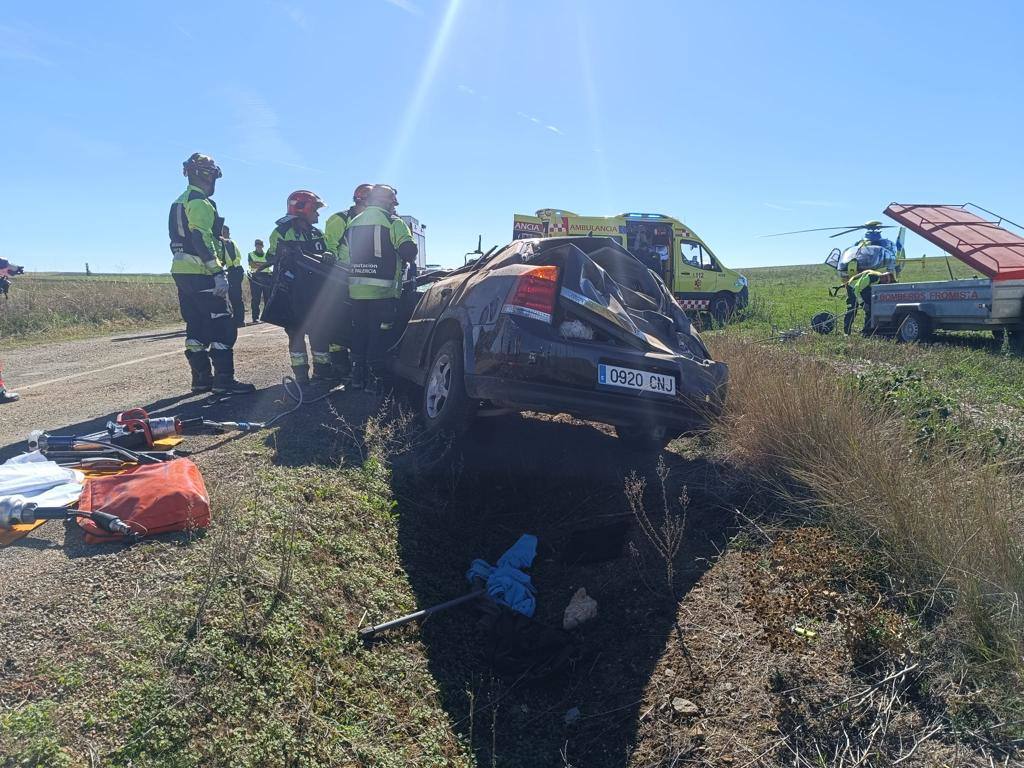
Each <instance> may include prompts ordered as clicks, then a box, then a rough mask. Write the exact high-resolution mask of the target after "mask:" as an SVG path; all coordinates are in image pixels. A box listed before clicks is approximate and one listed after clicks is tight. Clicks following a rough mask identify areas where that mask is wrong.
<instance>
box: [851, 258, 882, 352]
mask: <svg viewBox="0 0 1024 768" xmlns="http://www.w3.org/2000/svg"><path fill="white" fill-rule="evenodd" d="M888 276H889V273H888V272H879V271H878V270H877V269H865V270H864V271H863V272H860V273H859V274H857V275H856V276H854V277H853V278H851V279H850V281H849V282H848V283H847V284H846V291H847V299H846V301H847V303H849V302H850V295H851V294H852V295H853V296H854V299H853V302H854V309H856V307H857V299H856V297H857V296H859V297H860V300H861V302H862V303H863V304H864V327H863V328H862V329H861V335H863V336H867V335H868V334H870V333H871V286H872V285H874V284H875V283H880V282H888V279H887V278H888ZM847 316H848V318H849V320H848V322H847V324H846V333H847V334H849V333H850V329H851V327H852V325H853V315H852V314H851V313H849V312H848V313H847Z"/></svg>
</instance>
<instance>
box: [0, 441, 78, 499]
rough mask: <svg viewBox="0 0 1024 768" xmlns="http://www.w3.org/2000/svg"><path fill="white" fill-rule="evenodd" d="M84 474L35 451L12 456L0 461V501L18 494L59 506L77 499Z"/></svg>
mask: <svg viewBox="0 0 1024 768" xmlns="http://www.w3.org/2000/svg"><path fill="white" fill-rule="evenodd" d="M84 481H85V476H84V475H83V474H82V473H81V472H79V471H78V470H77V469H66V468H64V467H61V466H59V465H58V464H56V463H55V462H52V461H50V460H49V459H47V458H46V457H45V456H43V455H42V454H41V453H40V452H39V451H33V452H32V453H24V454H22V455H21V456H15V457H14V458H13V459H8V460H7V461H6V462H4V463H3V464H0V502H3V501H4V500H5V499H6V498H7V497H10V496H21V497H24V498H25V499H27V500H28V501H31V502H33V503H35V504H38V505H39V506H41V507H63V506H66V505H68V504H71V503H72V502H75V501H78V499H79V497H80V496H81V495H82V483H83V482H84Z"/></svg>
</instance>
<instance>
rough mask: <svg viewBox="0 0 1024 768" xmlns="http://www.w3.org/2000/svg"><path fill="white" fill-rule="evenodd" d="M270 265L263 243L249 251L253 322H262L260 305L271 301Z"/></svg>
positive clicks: (255, 244) (260, 242)
mask: <svg viewBox="0 0 1024 768" xmlns="http://www.w3.org/2000/svg"><path fill="white" fill-rule="evenodd" d="M269 279H270V263H269V262H268V261H267V254H266V252H265V251H264V250H263V241H262V240H257V241H256V242H255V243H254V250H252V251H249V294H250V296H251V297H252V321H253V322H254V323H258V322H260V305H261V304H263V305H265V304H266V303H267V301H269V300H270V286H269V285H268V283H267V281H268V280H269Z"/></svg>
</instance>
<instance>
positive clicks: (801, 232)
mask: <svg viewBox="0 0 1024 768" xmlns="http://www.w3.org/2000/svg"><path fill="white" fill-rule="evenodd" d="M863 226H864V225H863V224H858V225H857V226H856V227H852V228H851V227H817V228H815V229H798V230H796V231H794V232H776V233H775V234H774V235H761V237H782V236H783V235H802V234H803V233H804V232H831V231H832V230H834V229H845V230H846V231H847V232H850V231H852V230H853V229H860V228H861V227H863ZM832 237H834V235H832Z"/></svg>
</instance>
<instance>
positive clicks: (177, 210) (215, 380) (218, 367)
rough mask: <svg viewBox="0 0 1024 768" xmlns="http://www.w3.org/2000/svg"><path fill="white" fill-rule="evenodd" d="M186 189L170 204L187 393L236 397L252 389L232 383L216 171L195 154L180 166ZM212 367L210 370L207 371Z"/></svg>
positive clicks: (231, 333) (232, 335)
mask: <svg viewBox="0 0 1024 768" xmlns="http://www.w3.org/2000/svg"><path fill="white" fill-rule="evenodd" d="M182 174H183V175H184V176H186V177H188V187H187V188H186V189H185V191H184V192H182V193H181V195H179V196H178V199H177V200H175V201H174V202H173V203H172V204H171V211H170V214H169V216H168V221H167V228H168V234H169V236H170V240H171V255H172V257H173V261H172V263H171V277H173V278H174V284H175V286H176V287H177V289H178V305H179V307H180V309H181V318H182V320H184V321H185V358H186V359H187V360H188V363H189V366H190V367H191V369H192V391H193V392H209V391H210V390H213V393H214V394H215V395H240V394H248V393H250V392H255V391H256V387H254V386H253V385H252V384H245V383H242V382H239V381H236V380H235V353H234V347H235V341H236V340H237V338H238V328H236V327H235V323H234V320H233V319H232V317H231V307H229V306H228V300H227V298H228V278H227V275H226V274H225V273H224V268H223V267H222V266H221V261H222V259H223V257H224V243H223V242H222V241H221V239H220V237H221V234H222V232H221V228H222V227H223V226H224V219H222V218H221V217H220V216H219V215H218V213H217V204H216V203H214V202H213V199H212V196H213V192H214V188H215V186H216V183H217V179H219V178H221V175H222V174H221V171H220V168H219V167H218V166H217V164H216V163H215V162H214V161H213V158H211V157H209V156H208V155H203V154H200V153H199V152H196V153H195V154H193V155H192V156H191V157H189V158H188V160H186V161H185V162H184V163H182ZM211 364H212V370H211Z"/></svg>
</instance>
